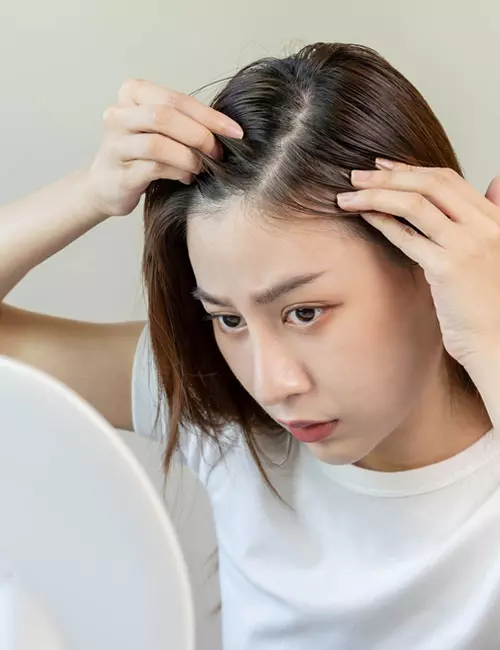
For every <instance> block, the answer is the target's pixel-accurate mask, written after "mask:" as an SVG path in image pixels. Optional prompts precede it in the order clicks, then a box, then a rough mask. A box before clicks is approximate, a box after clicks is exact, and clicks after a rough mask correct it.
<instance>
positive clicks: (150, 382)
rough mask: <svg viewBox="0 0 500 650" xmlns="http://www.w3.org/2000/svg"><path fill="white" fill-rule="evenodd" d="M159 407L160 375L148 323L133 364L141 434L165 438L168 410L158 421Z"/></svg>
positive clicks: (137, 426) (135, 406)
mask: <svg viewBox="0 0 500 650" xmlns="http://www.w3.org/2000/svg"><path fill="white" fill-rule="evenodd" d="M157 408H158V375H157V373H156V367H155V363H154V359H153V352H152V349H151V341H150V338H149V327H148V326H147V325H146V327H145V328H144V329H143V330H142V332H141V335H140V337H139V342H138V344H137V348H136V351H135V357H134V364H133V368H132V423H133V426H134V431H135V432H136V433H138V434H139V435H141V436H146V437H148V438H152V439H154V440H157V441H159V442H165V440H166V429H167V427H166V422H165V416H166V414H164V413H163V414H161V416H160V418H159V420H158V422H156V421H155V420H156V412H157Z"/></svg>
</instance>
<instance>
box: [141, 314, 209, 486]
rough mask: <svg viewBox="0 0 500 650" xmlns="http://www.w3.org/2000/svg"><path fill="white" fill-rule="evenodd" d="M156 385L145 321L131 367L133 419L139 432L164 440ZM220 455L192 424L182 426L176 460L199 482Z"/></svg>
mask: <svg viewBox="0 0 500 650" xmlns="http://www.w3.org/2000/svg"><path fill="white" fill-rule="evenodd" d="M158 386H159V380H158V374H157V372H156V365H155V362H154V356H153V351H152V347H151V339H150V335H149V327H148V326H147V325H146V327H145V328H144V329H143V331H142V332H141V335H140V337H139V342H138V344H137V348H136V352H135V356H134V363H133V367H132V422H133V427H134V431H135V432H136V433H138V434H139V435H141V436H146V437H148V438H151V439H153V440H156V441H158V442H161V443H165V442H166V438H167V420H168V406H167V407H166V408H162V411H161V413H160V417H159V418H158V421H156V420H157V418H156V414H157V407H158ZM219 457H220V454H219V451H218V450H217V449H216V448H214V447H213V446H212V445H210V444H209V443H208V442H207V441H204V442H202V440H201V439H200V434H199V432H198V431H197V430H196V429H195V428H187V429H186V428H183V429H181V432H180V448H179V449H178V450H177V452H176V453H175V460H176V461H177V462H180V463H182V464H184V465H187V466H188V467H189V468H190V469H191V470H192V471H193V472H194V473H195V474H196V475H197V476H198V478H199V479H200V480H201V481H202V483H205V482H206V481H207V479H208V474H209V471H210V468H211V467H212V466H213V465H214V464H215V462H216V461H217V459H218V458H219Z"/></svg>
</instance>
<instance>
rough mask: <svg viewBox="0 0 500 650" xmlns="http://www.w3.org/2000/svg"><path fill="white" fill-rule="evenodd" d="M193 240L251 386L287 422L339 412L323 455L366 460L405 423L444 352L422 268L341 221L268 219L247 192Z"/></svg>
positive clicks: (217, 329) (206, 220) (241, 373)
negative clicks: (246, 200)
mask: <svg viewBox="0 0 500 650" xmlns="http://www.w3.org/2000/svg"><path fill="white" fill-rule="evenodd" d="M347 218H353V219H355V218H358V217H347ZM188 249H189V256H190V260H191V264H192V267H193V270H194V274H195V277H196V281H197V284H198V289H199V294H200V298H201V300H202V303H203V306H204V308H205V310H206V311H207V312H208V313H209V314H211V315H213V317H214V318H215V320H214V323H213V324H214V333H215V337H216V340H217V344H218V346H219V348H220V350H221V352H222V354H223V356H224V358H225V359H226V361H227V363H228V364H229V366H230V368H231V369H232V371H233V373H234V374H235V376H236V377H237V378H238V380H239V381H240V382H241V384H242V385H243V386H244V388H245V389H246V390H247V391H248V392H249V393H250V395H252V397H253V398H254V399H255V400H256V401H257V402H258V403H259V404H260V405H261V407H262V408H263V409H264V410H265V411H266V412H267V413H268V414H269V415H270V416H271V417H272V418H273V419H275V420H277V421H281V422H282V421H285V422H290V421H299V420H301V421H322V422H324V421H329V420H338V422H337V423H336V425H335V429H334V431H333V434H332V435H331V436H330V437H329V438H327V439H324V440H322V441H317V442H311V443H307V444H308V445H309V447H310V448H311V450H312V451H313V453H314V454H315V455H316V456H317V457H318V458H320V459H321V460H323V461H325V462H329V463H335V464H336V463H353V462H356V461H358V460H360V459H362V458H363V457H365V456H366V455H367V454H369V453H370V452H371V451H372V450H374V449H375V448H376V447H377V446H378V445H379V444H380V443H381V442H382V441H383V440H384V439H385V438H386V437H387V436H389V435H390V434H391V433H393V432H394V431H396V430H397V429H398V428H399V427H402V426H404V423H405V422H406V421H407V420H408V418H409V417H411V414H412V411H414V409H415V408H416V405H417V402H419V401H420V400H421V397H422V394H423V392H424V390H425V386H426V385H428V383H429V373H431V372H435V371H436V367H437V366H438V365H439V360H440V359H441V355H442V343H441V336H440V333H439V328H438V324H437V320H436V316H435V312H434V309H433V306H432V299H431V296H430V293H429V290H428V287H427V285H426V283H425V280H424V278H423V276H422V275H421V274H419V273H414V274H413V276H412V275H411V274H410V272H409V271H408V270H407V269H404V268H401V267H398V266H396V265H395V264H394V263H391V262H390V261H389V260H388V259H387V256H386V254H384V252H383V251H382V250H381V249H380V248H379V247H377V246H375V245H374V244H371V243H369V242H366V241H364V240H362V239H360V238H356V237H355V236H354V235H353V234H348V233H347V232H345V231H343V230H342V228H341V226H340V223H339V221H338V220H337V221H336V220H330V221H318V220H313V219H311V220H307V218H304V219H301V220H299V221H297V220H293V221H292V220H289V221H286V220H283V221H280V222H276V221H271V220H267V221H265V220H264V219H262V218H261V217H259V216H255V215H251V214H248V213H247V212H245V210H244V209H243V207H242V205H241V203H240V204H238V203H237V202H233V203H232V205H231V206H230V208H228V209H227V210H226V211H224V212H219V213H217V214H216V215H213V216H195V217H192V218H191V219H190V221H189V224H188Z"/></svg>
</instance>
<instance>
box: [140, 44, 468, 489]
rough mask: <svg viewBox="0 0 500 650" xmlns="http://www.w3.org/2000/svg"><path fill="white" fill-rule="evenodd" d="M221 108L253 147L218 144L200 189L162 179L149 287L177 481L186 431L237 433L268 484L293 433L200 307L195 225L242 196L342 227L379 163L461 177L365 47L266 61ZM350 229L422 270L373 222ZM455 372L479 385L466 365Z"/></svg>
mask: <svg viewBox="0 0 500 650" xmlns="http://www.w3.org/2000/svg"><path fill="white" fill-rule="evenodd" d="M212 106H213V108H215V109H217V110H219V111H221V112H223V113H225V114H226V115H228V116H229V117H231V118H233V119H234V120H235V121H236V122H238V123H239V124H240V125H241V126H242V128H243V130H244V133H245V137H244V138H243V140H241V141H240V140H232V139H229V138H223V137H220V138H218V139H219V141H220V143H221V145H222V149H223V157H222V159H221V160H220V161H214V160H212V159H210V158H209V157H207V156H204V155H202V158H203V163H204V170H203V172H202V173H201V174H200V175H198V176H197V177H196V179H195V182H194V183H193V184H192V185H191V186H185V185H183V184H181V183H179V182H176V181H166V180H161V181H156V182H154V183H153V184H152V185H151V186H150V187H149V189H148V191H147V194H146V204H145V250H144V263H143V267H144V278H145V283H146V287H147V294H148V302H149V321H150V333H151V340H152V346H153V352H154V356H155V360H156V364H157V369H158V373H159V377H160V384H161V389H160V390H161V395H160V398H163V397H164V398H165V399H166V402H167V404H168V411H169V413H168V428H169V431H168V444H167V449H166V451H165V459H164V462H165V470H166V471H168V469H169V466H170V462H171V459H172V454H173V453H174V451H175V449H176V448H177V447H178V445H179V437H180V430H181V429H182V428H183V427H184V426H190V425H193V426H194V427H195V429H196V430H197V431H198V433H199V435H200V436H201V437H203V438H205V439H207V440H210V441H212V443H213V444H216V445H221V441H222V440H223V435H224V430H225V428H226V427H227V425H228V424H235V425H237V426H238V427H239V430H240V431H241V434H242V435H243V436H244V439H245V441H246V443H247V445H248V448H249V450H250V453H251V454H252V456H253V458H254V460H255V462H256V463H257V465H258V467H259V469H260V471H261V472H262V474H263V476H264V478H265V479H266V475H265V470H264V466H263V464H262V463H263V460H262V459H263V455H262V453H261V452H262V448H261V444H260V443H261V441H262V440H263V439H269V440H270V439H273V438H274V439H283V438H285V437H286V436H287V435H288V434H286V433H285V432H284V431H283V430H282V429H281V428H279V427H277V425H276V424H275V423H274V422H273V421H272V420H271V419H270V418H269V416H268V415H267V414H266V413H265V412H264V411H263V410H262V409H261V408H260V406H259V405H258V404H257V403H256V402H255V401H254V400H253V399H252V398H251V397H250V395H249V394H248V393H247V392H246V391H245V390H244V389H243V387H242V386H241V385H240V384H239V382H238V381H237V380H236V378H235V377H234V375H233V374H232V373H231V371H230V369H229V367H228V366H227V364H226V362H225V361H224V359H223V357H222V355H221V354H220V352H219V350H218V348H217V345H216V343H215V339H214V336H213V331H212V327H211V325H210V324H209V323H206V322H204V321H203V308H202V307H201V305H200V304H199V303H198V302H197V301H195V300H194V299H193V298H192V296H191V292H192V290H193V289H194V288H195V279H194V275H193V271H192V269H191V266H190V263H189V258H188V253H187V246H186V223H187V219H188V217H193V215H196V214H199V213H207V212H210V210H215V209H217V208H220V207H221V206H223V205H224V203H225V202H226V201H227V200H229V199H230V198H231V197H234V196H240V197H242V198H243V199H244V201H245V202H248V204H250V205H251V206H252V207H253V208H255V209H258V210H260V211H262V212H263V213H265V214H266V215H267V216H269V217H270V218H271V217H274V218H291V217H292V216H294V217H300V215H309V216H310V215H314V214H315V215H318V216H319V217H328V216H339V215H341V214H342V211H341V210H340V209H339V208H338V206H337V204H336V195H337V193H338V192H342V191H346V190H349V189H351V187H352V186H351V184H350V180H349V178H350V171H351V170H352V169H354V168H357V169H363V168H365V169H367V168H373V166H374V160H375V158H376V157H377V156H381V157H385V158H390V159H394V160H399V161H403V162H407V163H409V164H413V165H422V166H427V167H449V168H452V169H454V170H455V171H457V172H459V173H461V170H460V166H459V163H458V161H457V158H456V156H455V153H454V151H453V148H452V146H451V144H450V142H449V140H448V138H447V136H446V134H445V132H444V130H443V128H442V126H441V125H440V123H439V121H438V119H437V118H436V116H435V115H434V113H433V112H432V110H431V108H430V107H429V105H428V104H427V103H426V101H425V100H424V98H423V97H422V96H421V94H420V93H419V92H418V91H417V90H416V88H415V87H414V86H413V85H412V84H411V83H410V82H409V81H408V80H407V79H406V78H405V77H404V76H403V75H402V74H400V73H399V72H398V71H397V70H395V69H394V68H393V67H392V66H391V65H390V64H389V63H388V62H387V61H386V60H385V59H384V58H382V57H381V56H380V55H379V54H377V53H376V52H375V51H373V50H371V49H369V48H367V47H363V46H361V45H350V44H342V43H317V44H314V45H309V46H307V47H305V48H303V49H301V50H300V51H299V52H297V53H296V54H294V55H292V56H287V57H285V58H281V59H280V58H266V59H262V60H259V61H256V62H254V63H252V64H250V65H248V66H246V67H244V68H243V69H242V70H240V71H239V72H238V73H237V74H236V75H235V76H234V77H233V78H232V79H231V80H230V81H229V83H227V85H226V86H225V87H224V88H223V89H222V90H221V91H220V92H219V93H218V94H217V96H216V97H215V99H214V100H213V102H212ZM200 155H201V154H200ZM346 221H348V224H350V225H348V226H347V225H346V227H350V228H354V229H355V230H356V232H357V233H358V234H359V236H362V237H365V238H369V239H371V240H373V241H374V242H375V243H377V244H378V245H381V246H384V247H385V248H386V250H387V251H388V254H390V255H391V256H392V257H393V259H394V260H395V261H397V262H398V263H401V264H406V265H408V266H411V262H410V261H409V260H408V259H407V258H405V256H404V255H403V254H402V253H400V252H399V250H397V249H396V248H395V247H393V246H392V245H391V244H389V242H388V241H387V240H386V239H385V238H384V237H383V236H382V235H381V234H380V233H378V231H376V230H374V229H372V228H371V227H370V226H369V225H367V224H366V223H365V222H364V221H363V220H352V219H350V220H346ZM454 372H455V373H456V374H457V376H458V377H459V379H460V381H461V382H462V385H463V386H464V387H466V388H467V387H469V386H470V382H469V380H468V377H467V375H466V374H465V371H463V369H462V368H461V367H460V366H458V364H456V367H455V368H454ZM266 480H267V479H266Z"/></svg>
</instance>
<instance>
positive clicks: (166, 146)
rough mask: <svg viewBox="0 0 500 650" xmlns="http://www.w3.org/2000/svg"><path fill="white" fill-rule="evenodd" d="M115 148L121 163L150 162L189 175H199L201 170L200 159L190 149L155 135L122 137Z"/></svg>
mask: <svg viewBox="0 0 500 650" xmlns="http://www.w3.org/2000/svg"><path fill="white" fill-rule="evenodd" d="M116 148H117V154H118V156H119V159H120V161H121V162H131V161H133V160H151V161H153V162H157V163H161V164H164V165H171V166H173V167H176V168H178V169H182V170H183V171H184V172H188V173H190V174H199V173H200V170H201V159H200V157H199V156H197V155H196V153H195V152H194V151H193V150H192V149H190V148H189V147H186V146H185V145H183V144H180V143H179V142H176V141H175V140H171V139H170V138H165V137H163V136H161V135H158V134H155V133H138V134H133V135H129V136H124V137H123V138H121V139H120V140H119V142H118V143H117V145H116Z"/></svg>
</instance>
